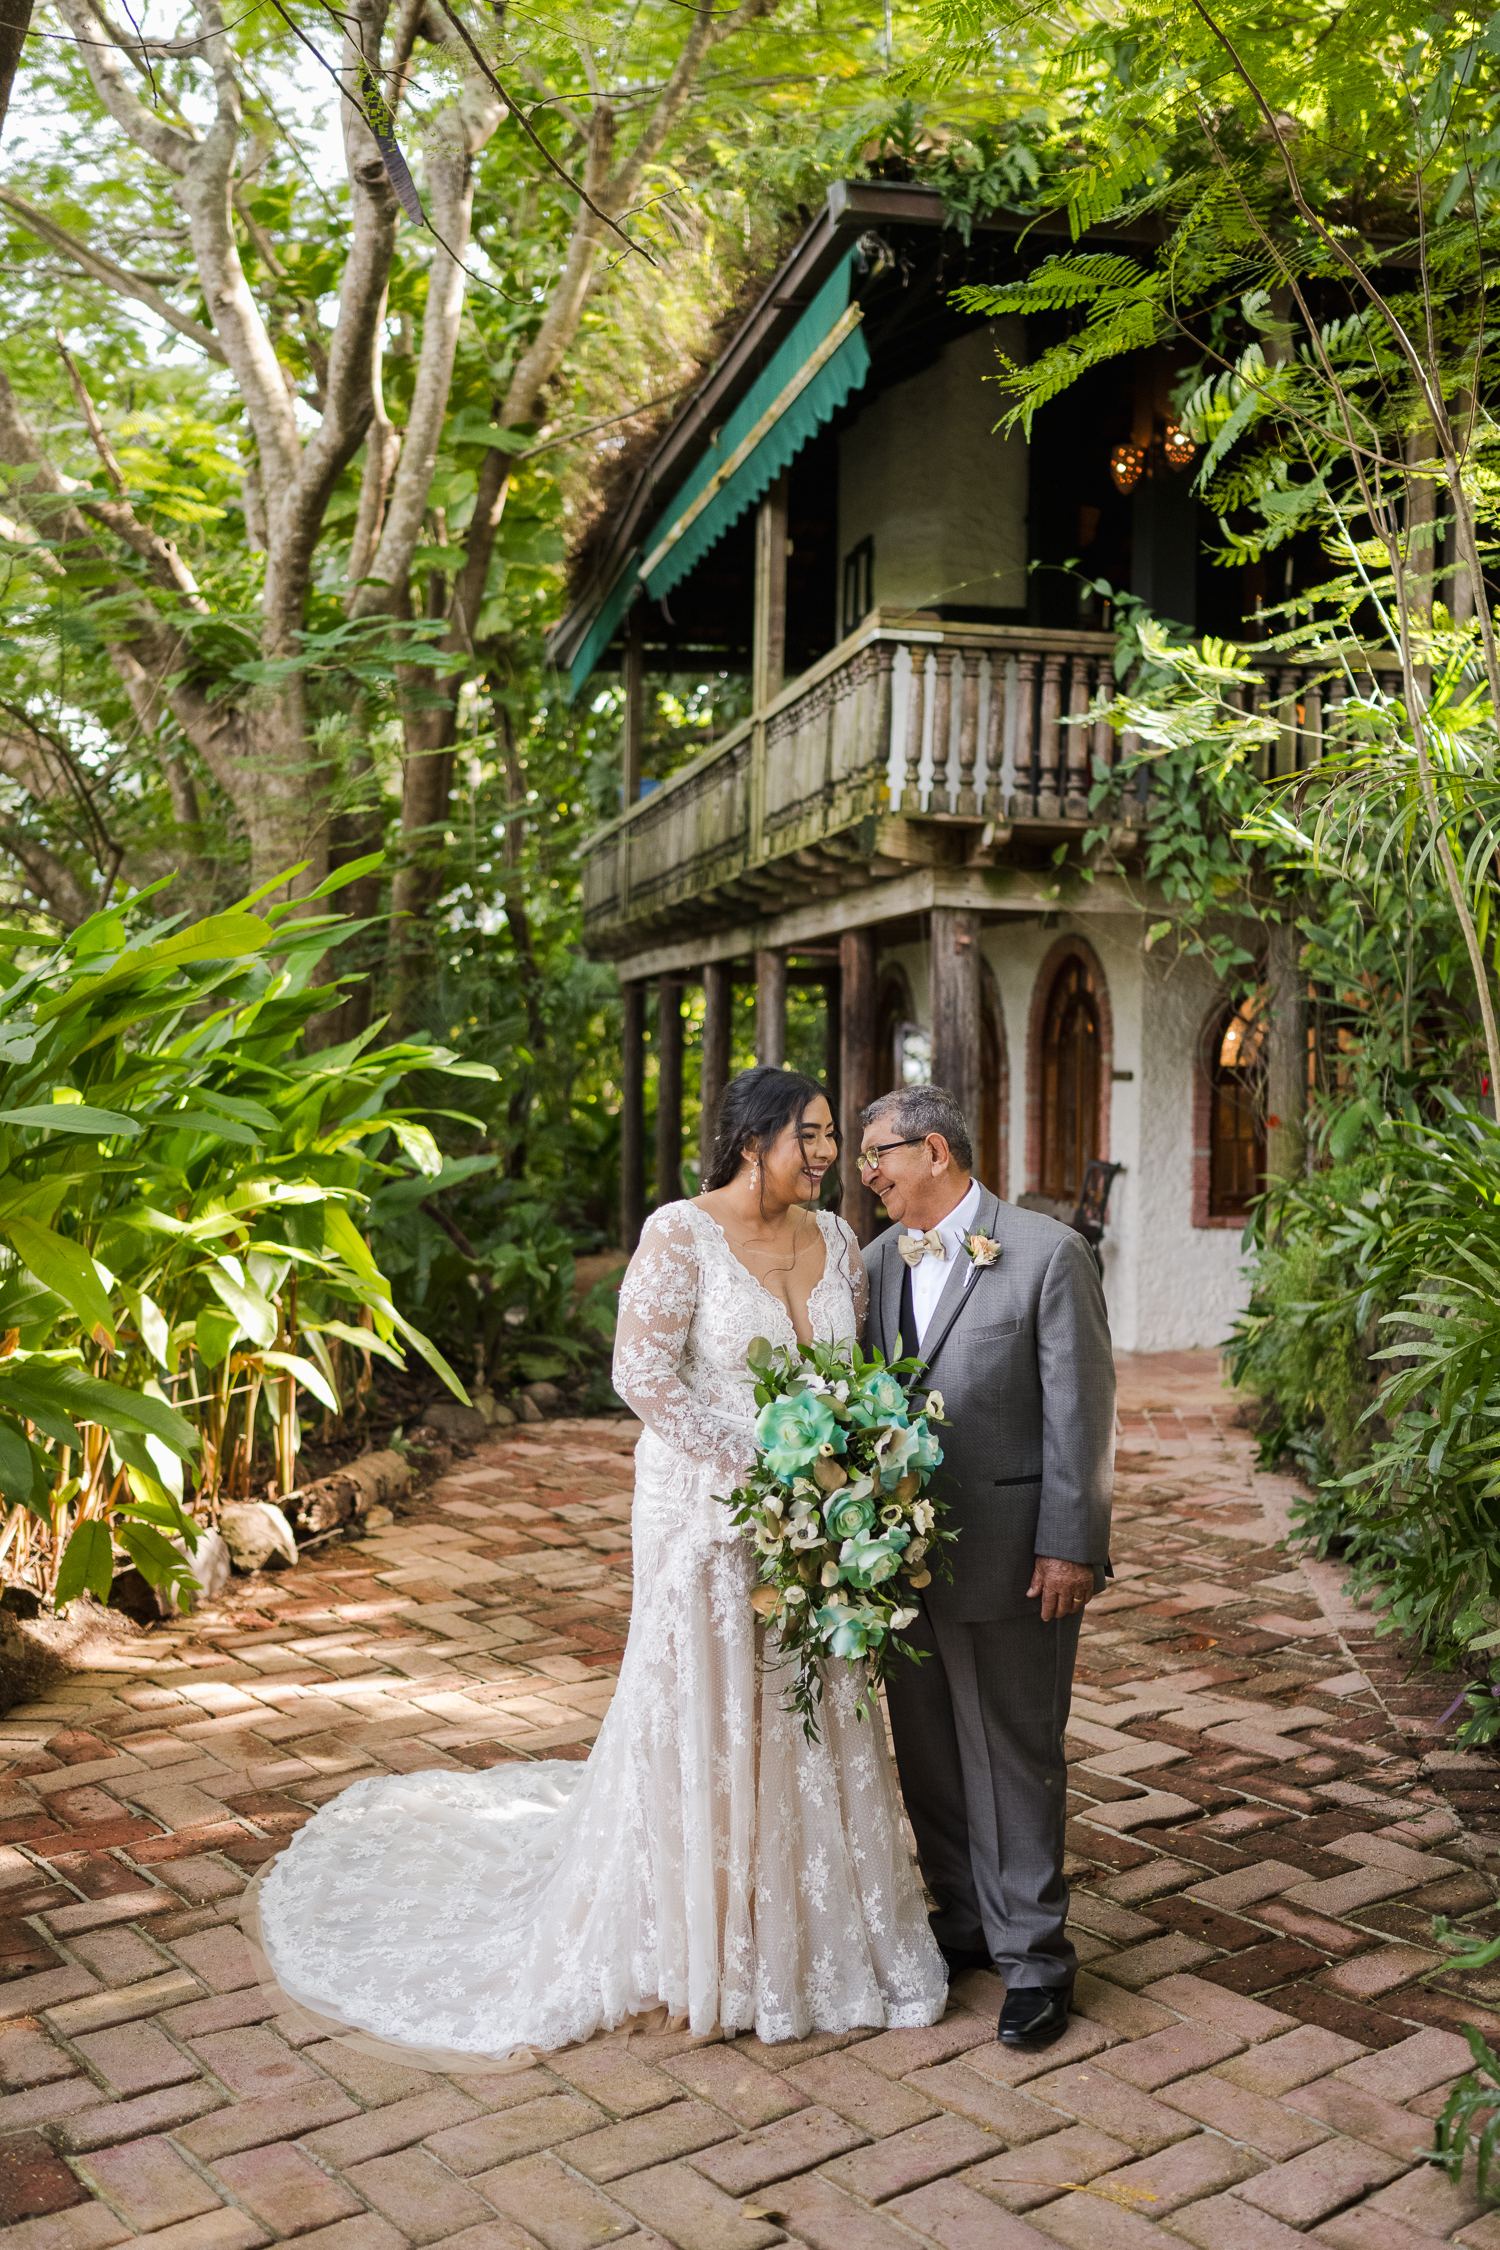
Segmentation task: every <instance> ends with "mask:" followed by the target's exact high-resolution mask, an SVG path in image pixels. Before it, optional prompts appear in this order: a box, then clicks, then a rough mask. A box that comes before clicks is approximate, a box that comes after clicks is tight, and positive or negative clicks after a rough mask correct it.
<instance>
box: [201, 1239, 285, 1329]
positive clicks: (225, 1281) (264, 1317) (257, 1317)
mask: <svg viewBox="0 0 1500 2250" xmlns="http://www.w3.org/2000/svg"><path fill="white" fill-rule="evenodd" d="M231 1262H234V1263H237V1262H238V1261H237V1260H236V1261H231V1260H229V1259H227V1258H224V1259H219V1260H217V1261H216V1262H215V1263H214V1264H213V1265H211V1266H208V1267H206V1268H205V1270H204V1279H205V1280H206V1281H207V1283H208V1286H209V1288H210V1289H211V1290H212V1291H213V1293H214V1295H215V1296H216V1297H217V1298H218V1300H219V1302H220V1304H221V1305H225V1306H227V1307H228V1309H229V1311H230V1312H232V1313H233V1314H234V1317H235V1319H236V1320H237V1321H238V1322H239V1324H240V1326H241V1328H242V1329H243V1330H244V1332H245V1334H246V1335H247V1336H248V1337H249V1338H250V1340H251V1342H252V1343H255V1344H259V1345H260V1346H261V1347H262V1348H264V1346H265V1345H267V1344H269V1343H270V1342H271V1340H272V1339H273V1337H274V1336H275V1334H276V1313H275V1309H274V1307H273V1306H271V1305H270V1304H268V1303H267V1301H266V1299H265V1297H264V1296H262V1294H261V1292H260V1290H258V1289H257V1288H256V1286H255V1284H254V1282H253V1281H244V1280H241V1279H240V1278H239V1276H238V1275H237V1274H234V1273H232V1272H231V1271H230V1270H229V1269H230V1265H231Z"/></svg>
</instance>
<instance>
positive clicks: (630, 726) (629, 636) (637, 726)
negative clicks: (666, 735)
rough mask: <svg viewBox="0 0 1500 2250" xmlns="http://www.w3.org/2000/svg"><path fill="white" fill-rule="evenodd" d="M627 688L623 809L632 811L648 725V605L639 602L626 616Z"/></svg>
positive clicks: (624, 680) (622, 745)
mask: <svg viewBox="0 0 1500 2250" xmlns="http://www.w3.org/2000/svg"><path fill="white" fill-rule="evenodd" d="M620 685H621V687H622V688H623V689H624V691H625V728H624V732H623V734H622V735H621V737H620V796H621V799H622V800H623V801H622V804H621V807H620V809H621V811H622V812H629V810H630V808H631V806H632V805H633V804H634V803H635V801H636V799H637V798H638V797H639V796H640V793H641V741H642V736H643V734H644V732H645V726H646V605H645V603H644V602H637V603H636V604H635V606H634V608H633V609H632V610H631V612H630V615H629V616H628V617H627V618H626V620H625V661H624V663H623V664H622V666H621V667H620Z"/></svg>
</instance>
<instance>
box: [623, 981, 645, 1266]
mask: <svg viewBox="0 0 1500 2250" xmlns="http://www.w3.org/2000/svg"><path fill="white" fill-rule="evenodd" d="M620 1000H621V1003H622V1005H621V1010H620V1014H621V1018H622V1021H621V1026H620V1044H621V1049H622V1053H621V1062H620V1244H621V1247H622V1249H624V1250H625V1251H626V1252H627V1254H628V1253H629V1252H631V1251H633V1250H634V1248H635V1246H636V1244H637V1243H638V1242H639V1241H640V1239H641V1228H642V1227H643V1226H644V1225H645V1223H646V987H645V986H644V984H641V983H639V982H636V983H631V984H622V985H621V987H620Z"/></svg>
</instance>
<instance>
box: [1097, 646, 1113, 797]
mask: <svg viewBox="0 0 1500 2250" xmlns="http://www.w3.org/2000/svg"><path fill="white" fill-rule="evenodd" d="M1095 684H1096V688H1097V691H1098V695H1099V699H1100V701H1101V702H1102V703H1113V702H1114V699H1115V666H1114V659H1113V658H1112V657H1109V656H1101V657H1100V659H1099V673H1098V679H1097V681H1096V683H1095ZM1114 762H1115V730H1114V728H1113V726H1112V725H1111V724H1110V722H1109V720H1108V719H1107V718H1104V717H1103V716H1102V715H1101V716H1100V717H1099V718H1097V719H1096V720H1095V721H1094V768H1095V771H1096V772H1097V771H1098V768H1099V767H1100V766H1113V764H1114Z"/></svg>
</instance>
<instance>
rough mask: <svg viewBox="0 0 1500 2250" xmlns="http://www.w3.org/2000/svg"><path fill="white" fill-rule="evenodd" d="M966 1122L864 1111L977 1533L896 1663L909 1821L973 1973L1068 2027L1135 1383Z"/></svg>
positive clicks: (1105, 1328)
mask: <svg viewBox="0 0 1500 2250" xmlns="http://www.w3.org/2000/svg"><path fill="white" fill-rule="evenodd" d="M972 1164H973V1154H972V1148H971V1143H970V1138H969V1130H968V1126H967V1125H966V1123H965V1121H964V1117H963V1113H962V1111H961V1110H960V1109H959V1107H958V1104H957V1103H956V1102H955V1101H954V1099H953V1097H952V1096H951V1095H950V1094H947V1093H945V1092H944V1091H943V1089H942V1088H941V1087H940V1086H911V1087H905V1088H903V1089H902V1090H900V1091H899V1092H897V1093H894V1094H886V1095H883V1096H882V1097H881V1099H880V1100H879V1101H876V1102H872V1103H871V1105H870V1107H869V1108H868V1109H867V1110H866V1111H865V1113H864V1134H863V1141H862V1147H861V1151H860V1171H861V1173H862V1174H863V1176H864V1178H865V1180H866V1181H867V1183H868V1185H869V1186H870V1188H871V1189H872V1190H873V1192H874V1193H875V1194H876V1195H877V1196H879V1198H880V1200H881V1202H882V1203H883V1204H884V1205H885V1208H886V1211H887V1212H888V1214H889V1215H890V1217H891V1218H892V1219H894V1220H895V1221H896V1225H895V1226H894V1227H892V1228H891V1229H890V1230H889V1231H888V1232H886V1233H885V1234H882V1235H880V1236H878V1237H877V1239H876V1240H875V1242H873V1243H872V1244H871V1246H870V1248H869V1249H868V1250H867V1251H866V1252H865V1262H866V1265H867V1266H868V1268H869V1274H870V1315H869V1323H868V1330H867V1338H866V1340H867V1342H869V1343H870V1344H873V1345H874V1346H876V1347H877V1348H878V1349H879V1350H880V1351H882V1352H884V1353H885V1355H886V1357H887V1358H894V1357H896V1356H897V1354H898V1352H899V1353H907V1354H909V1353H911V1352H917V1353H919V1354H920V1356H921V1359H922V1367H921V1369H920V1371H919V1372H918V1373H917V1375H916V1376H915V1377H914V1379H913V1388H914V1389H916V1390H918V1391H923V1390H926V1389H928V1388H935V1389H938V1390H940V1391H941V1393H942V1395H943V1399H944V1402H945V1407H946V1412H947V1415H948V1417H949V1420H948V1426H947V1427H945V1428H944V1430H943V1454H944V1467H943V1471H942V1474H941V1479H940V1481H938V1482H936V1483H935V1484H934V1492H935V1494H936V1495H938V1496H939V1497H941V1498H942V1499H943V1500H944V1501H945V1502H946V1503H947V1508H948V1520H949V1522H950V1524H951V1525H952V1526H953V1527H954V1529H956V1530H957V1531H958V1533H959V1535H960V1536H959V1540H958V1544H957V1546H956V1547H955V1548H954V1549H953V1551H952V1552H953V1561H954V1575H953V1579H952V1581H951V1583H950V1582H947V1581H944V1580H942V1579H940V1578H934V1579H933V1582H932V1584H931V1585H930V1586H928V1587H927V1588H926V1590H925V1592H924V1593H923V1595H922V1597H921V1600H922V1615H921V1618H920V1619H919V1621H918V1622H917V1623H916V1624H915V1625H913V1626H912V1628H911V1630H910V1632H909V1633H908V1635H907V1638H908V1639H909V1640H910V1641H911V1642H912V1643H913V1645H914V1646H916V1647H918V1648H921V1649H925V1650H926V1651H928V1656H927V1660H926V1661H925V1662H924V1663H922V1664H911V1663H902V1662H899V1661H898V1662H897V1663H896V1664H894V1665H893V1666H892V1668H891V1672H890V1677H889V1684H888V1690H887V1693H888V1701H889V1706H890V1714H891V1728H892V1732H893V1734H894V1736H895V1744H896V1762H897V1765H898V1767H899V1769H900V1773H901V1786H902V1791H903V1793H904V1795H905V1798H906V1808H907V1811H908V1812H909V1813H910V1815H911V1822H912V1827H913V1829H914V1831H915V1833H916V1839H917V1852H918V1856H919V1858H920V1860H921V1863H922V1872H923V1874H924V1876H925V1877H926V1880H927V1885H928V1888H929V1890H930V1891H931V1893H932V1895H933V1897H934V1899H935V1900H936V1901H937V1911H936V1913H935V1914H934V1915H933V1918H932V1926H933V1934H934V1936H935V1937H936V1938H937V1941H938V1944H939V1945H940V1946H941V1948H942V1950H943V1954H944V1957H945V1958H946V1960H947V1962H948V1965H949V1968H950V1970H951V1971H952V1972H953V1973H955V1974H957V1973H958V1972H959V1971H960V1970H962V1969H965V1968H970V1967H974V1966H978V1965H980V1964H982V1963H987V1962H989V1961H991V1960H992V1961H993V1962H994V1964H995V1966H996V1967H997V1968H998V1969H999V1971H1000V1973H1001V1975H1002V1976H1003V1977H1004V1979H1005V1986H1006V1996H1005V2005H1004V2007H1003V2009H1002V2011H1001V2016H1000V2037H1001V2039H1002V2040H1004V2041H1005V2042H1006V2043H1007V2045H1018V2046H1027V2047H1030V2046H1040V2045H1043V2044H1045V2043H1046V2042H1047V2041H1048V2040H1050V2039H1055V2038H1056V2037H1058V2036H1059V2034H1060V2033H1061V2032H1063V2031H1064V2030H1065V2029H1066V2028H1067V2020H1068V2008H1069V2005H1070V2003H1071V1999H1072V1990H1073V1978H1074V1975H1075V1973H1076V1970H1077V1959H1076V1956H1075V1955H1074V1952H1073V1948H1072V1946H1071V1945H1070V1944H1069V1942H1068V1937H1067V1931H1066V1926H1065V1925H1066V1923H1067V1918H1068V1887H1067V1884H1066V1882H1065V1881H1064V1879H1063V1828H1064V1822H1065V1819H1066V1807H1067V1767H1066V1764H1065V1763H1064V1758H1063V1729H1064V1727H1065V1726H1066V1724H1067V1718H1068V1704H1069V1700H1070V1697H1071V1693H1072V1683H1073V1664H1074V1659H1075V1657H1076V1655H1077V1652H1078V1633H1079V1625H1080V1620H1081V1617H1082V1613H1083V1609H1084V1606H1085V1604H1086V1603H1087V1602H1088V1600H1089V1597H1090V1596H1091V1595H1092V1594H1094V1593H1096V1592H1097V1591H1098V1589H1099V1587H1100V1586H1102V1585H1103V1583H1104V1578H1105V1574H1106V1571H1107V1568H1108V1556H1109V1510H1110V1488H1111V1482H1112V1476H1113V1468H1112V1455H1113V1438H1114V1413H1115V1371H1114V1361H1113V1358H1112V1356H1111V1353H1110V1341H1109V1324H1108V1321H1107V1319H1106V1316H1105V1310H1104V1292H1103V1290H1102V1288H1101V1287H1100V1283H1099V1272H1098V1268H1097V1266H1096V1264H1095V1262H1094V1257H1093V1253H1092V1251H1091V1250H1090V1249H1089V1247H1088V1245H1087V1244H1086V1243H1085V1241H1084V1240H1083V1238H1082V1236H1081V1235H1077V1234H1075V1233H1074V1232H1073V1231H1072V1229H1071V1228H1070V1227H1065V1226H1060V1225H1059V1224H1058V1222H1057V1221H1056V1220H1055V1219H1048V1218H1044V1217H1042V1216H1041V1215H1040V1214H1039V1213H1037V1212H1032V1211H1018V1210H1017V1209H1016V1208H1015V1207H1014V1205H1012V1204H1009V1203H1002V1202H1001V1201H1000V1200H999V1198H998V1197H997V1196H995V1195H993V1194H991V1192H990V1190H989V1189H988V1188H986V1187H982V1186H981V1185H980V1184H979V1182H978V1181H977V1180H975V1179H974V1178H973V1177H972V1176H971V1168H972Z"/></svg>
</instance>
